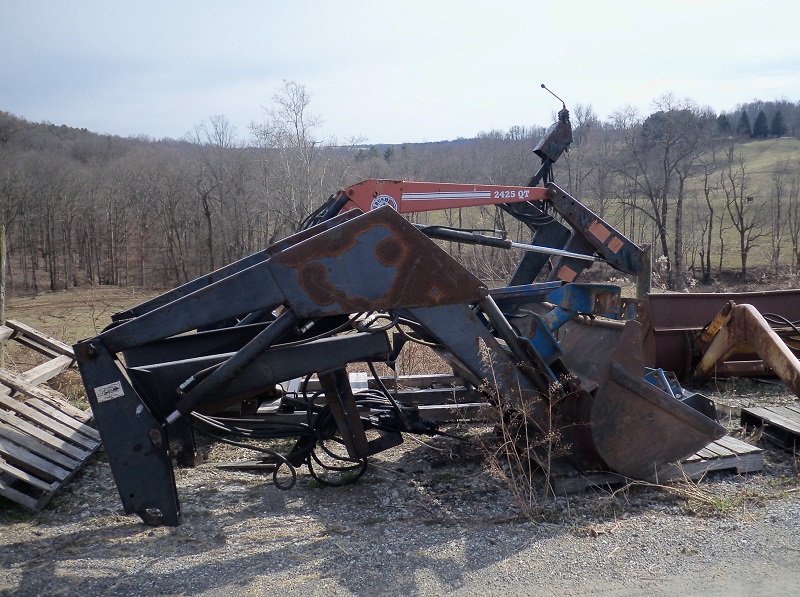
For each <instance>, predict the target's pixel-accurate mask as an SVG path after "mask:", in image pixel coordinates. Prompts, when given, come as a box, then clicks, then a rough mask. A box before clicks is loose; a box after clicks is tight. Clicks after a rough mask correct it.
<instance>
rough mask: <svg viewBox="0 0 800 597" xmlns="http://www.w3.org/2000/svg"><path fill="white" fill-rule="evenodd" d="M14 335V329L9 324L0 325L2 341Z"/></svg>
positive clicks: (0, 339) (0, 340)
mask: <svg viewBox="0 0 800 597" xmlns="http://www.w3.org/2000/svg"><path fill="white" fill-rule="evenodd" d="M13 335H14V330H13V329H11V328H10V327H8V326H7V325H0V342H5V341H6V340H8V339H9V338H11V336H13Z"/></svg>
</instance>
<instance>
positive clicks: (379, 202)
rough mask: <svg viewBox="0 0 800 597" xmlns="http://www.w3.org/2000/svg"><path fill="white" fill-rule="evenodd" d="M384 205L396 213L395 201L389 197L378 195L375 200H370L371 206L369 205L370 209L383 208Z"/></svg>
mask: <svg viewBox="0 0 800 597" xmlns="http://www.w3.org/2000/svg"><path fill="white" fill-rule="evenodd" d="M384 205H388V206H389V207H391V208H392V209H393V210H395V211H397V201H395V200H394V198H393V197H392V196H390V195H378V196H377V197H375V199H373V200H372V204H371V205H370V209H378V208H379V207H383V206H384Z"/></svg>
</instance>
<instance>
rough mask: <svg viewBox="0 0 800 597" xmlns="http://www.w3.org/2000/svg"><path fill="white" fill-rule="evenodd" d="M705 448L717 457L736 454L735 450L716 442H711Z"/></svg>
mask: <svg viewBox="0 0 800 597" xmlns="http://www.w3.org/2000/svg"><path fill="white" fill-rule="evenodd" d="M705 449H706V450H708V451H709V452H711V453H712V454H714V456H718V457H725V456H736V452H733V451H731V450H729V449H728V448H726V447H725V446H723V445H722V444H720V443H718V442H711V443H710V444H708V445H707V446H706V448H705Z"/></svg>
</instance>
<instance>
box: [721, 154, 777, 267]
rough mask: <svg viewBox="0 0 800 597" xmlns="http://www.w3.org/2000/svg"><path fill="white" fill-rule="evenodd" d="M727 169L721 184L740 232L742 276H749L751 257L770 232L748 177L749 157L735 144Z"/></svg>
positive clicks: (731, 215)
mask: <svg viewBox="0 0 800 597" xmlns="http://www.w3.org/2000/svg"><path fill="white" fill-rule="evenodd" d="M725 156H726V160H727V161H726V166H725V171H724V172H723V173H722V174H721V175H720V186H721V187H722V192H723V193H724V194H725V209H726V210H727V212H728V215H729V216H730V220H731V223H732V224H733V227H734V228H735V229H736V232H737V233H738V235H739V255H740V258H741V266H742V267H741V275H742V278H745V277H746V276H747V258H748V256H749V255H750V251H751V249H753V247H755V246H757V242H756V241H758V239H760V238H762V237H763V236H765V235H766V233H765V232H764V231H763V225H764V223H765V220H766V215H765V211H766V210H764V209H763V205H761V204H760V201H757V198H756V196H755V195H751V194H750V193H751V190H750V186H749V184H750V181H749V178H748V176H747V160H746V159H745V157H744V155H743V154H742V153H741V152H738V153H737V152H736V148H735V147H734V146H731V147H730V148H729V149H728V150H727V151H726V152H725Z"/></svg>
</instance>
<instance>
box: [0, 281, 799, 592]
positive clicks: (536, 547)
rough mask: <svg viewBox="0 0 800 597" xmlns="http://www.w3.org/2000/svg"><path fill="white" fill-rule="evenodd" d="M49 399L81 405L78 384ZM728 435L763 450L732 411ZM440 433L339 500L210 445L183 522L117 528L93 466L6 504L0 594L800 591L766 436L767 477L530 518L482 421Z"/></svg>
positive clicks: (623, 489) (109, 305)
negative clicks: (40, 496) (246, 466)
mask: <svg viewBox="0 0 800 597" xmlns="http://www.w3.org/2000/svg"><path fill="white" fill-rule="evenodd" d="M145 298H147V295H145V294H143V293H141V292H138V291H131V290H120V289H107V288H100V289H97V288H95V289H91V290H88V291H81V292H69V293H58V294H56V295H43V296H40V297H35V298H30V297H27V298H14V299H11V300H10V301H9V306H8V309H7V314H8V317H10V318H14V319H19V320H21V321H23V322H25V323H28V324H30V325H33V326H34V327H37V328H38V329H41V330H42V331H45V332H46V333H49V334H51V335H53V336H56V337H59V338H61V339H64V340H65V341H68V342H74V341H76V340H78V339H80V338H84V337H88V336H91V335H93V334H94V333H96V332H97V331H99V330H100V329H101V328H102V327H103V326H104V325H106V324H107V323H108V318H109V316H110V314H111V313H113V312H115V311H117V310H119V309H121V308H123V307H129V306H131V305H133V304H136V303H138V302H140V301H141V300H143V299H145ZM7 365H8V366H19V367H20V368H21V369H24V368H26V366H28V357H27V356H26V355H25V354H24V353H22V352H17V353H12V354H10V355H9V357H8V361H7ZM53 386H54V387H58V388H59V389H61V390H62V391H64V392H65V393H68V394H70V395H72V396H73V397H77V396H76V394H78V393H80V392H81V387H80V382H79V380H77V379H76V377H75V375H74V374H73V373H70V374H67V375H64V376H63V379H59V380H56V381H55V382H54V383H53ZM703 391H704V392H706V393H708V394H710V395H712V396H713V397H714V398H715V400H716V401H717V402H718V404H728V405H730V406H731V407H733V408H736V407H740V406H749V405H754V404H767V403H770V404H774V403H778V404H780V403H786V402H788V401H794V400H795V397H794V396H792V395H790V394H788V393H787V391H786V390H785V388H784V387H782V386H780V385H765V384H760V383H757V382H752V381H741V380H738V381H730V380H728V381H721V382H719V383H716V384H709V385H708V386H706V387H704V388H703ZM725 424H726V425H727V426H728V428H729V430H730V432H731V433H732V434H734V435H735V436H738V437H739V438H741V439H744V440H746V441H751V442H759V439H758V436H757V434H752V433H746V432H745V431H744V430H742V429H741V428H740V427H739V426H738V424H737V420H736V418H735V417H731V418H729V419H728V420H726V421H725ZM448 431H450V432H452V433H454V434H456V435H460V436H465V437H466V438H467V439H468V440H469V441H467V442H463V441H457V440H455V439H452V438H448V437H441V436H440V437H436V438H425V439H423V440H417V439H413V438H408V439H407V441H406V442H405V443H404V444H403V445H402V446H400V447H398V448H394V449H392V450H390V451H387V452H384V453H382V454H380V455H378V456H377V457H375V458H374V459H373V460H372V462H371V465H370V468H369V469H368V471H367V473H366V474H365V475H364V477H363V478H362V479H361V480H360V481H359V482H358V483H356V484H354V485H351V486H348V487H343V488H321V487H319V485H318V484H316V483H314V482H313V480H312V479H311V478H310V477H309V476H308V474H307V473H306V472H305V471H302V470H301V471H300V475H299V478H298V482H297V484H296V486H295V487H294V488H293V489H291V490H288V491H281V490H279V489H277V488H276V487H274V486H273V485H272V482H271V477H270V476H269V475H265V474H262V473H252V472H246V471H236V470H229V469H221V468H219V467H218V465H219V464H220V463H224V462H231V461H236V460H240V459H249V458H253V457H254V456H253V454H252V452H247V451H244V450H240V449H238V448H232V447H227V446H221V445H217V444H215V445H213V446H212V447H210V452H209V462H208V463H206V464H204V465H202V466H200V467H197V468H191V469H188V468H178V469H176V481H177V486H178V494H179V499H180V503H181V508H182V518H183V520H182V524H181V525H180V526H179V527H174V528H173V527H149V526H146V525H144V524H143V523H142V522H141V521H140V520H139V519H138V518H137V517H135V516H126V515H124V513H123V512H122V510H121V504H120V501H119V496H118V494H117V491H116V488H115V486H114V483H113V479H112V477H111V472H110V469H109V467H108V464H107V461H106V460H105V458H104V456H103V455H102V454H100V455H98V456H97V457H95V458H94V459H93V460H92V461H91V462H90V463H89V464H88V466H87V467H85V469H84V470H83V471H82V472H81V473H80V474H79V475H78V477H77V478H76V479H75V480H74V481H73V482H72V483H71V484H70V485H69V486H68V487H67V488H65V489H64V490H62V491H61V492H60V493H59V494H58V495H57V496H56V497H55V498H54V500H53V501H52V502H51V504H50V505H49V506H48V507H47V508H46V509H45V510H44V511H42V512H40V513H37V514H31V513H28V512H27V511H25V510H23V509H21V508H19V507H17V506H15V505H14V504H12V503H10V502H7V501H0V592H2V594H9V595H12V594H13V595H42V594H48V595H50V594H52V595H58V594H64V595H76V594H82V595H85V594H128V595H145V594H147V595H152V594H163V595H198V594H202V595H230V594H242V595H260V594H284V595H323V594H324V595H330V594H343V595H346V594H358V595H377V594H380V595H441V594H454V595H488V594H499V593H503V594H508V595H552V594H566V595H605V594H614V595H643V594H659V595H674V594H685V595H708V594H711V595H778V594H786V595H789V594H800V477H798V470H797V466H798V462H797V460H796V458H795V457H794V455H793V454H791V453H787V452H785V451H782V450H778V449H775V448H773V447H770V446H768V445H765V444H763V443H760V442H759V443H758V445H759V446H760V447H763V448H765V452H764V470H763V471H762V472H759V473H755V474H749V475H736V474H735V473H733V472H731V471H724V472H720V473H714V474H712V475H709V476H708V477H706V478H704V479H703V480H701V481H700V482H697V483H691V482H681V483H673V484H669V485H664V486H659V487H653V486H646V485H638V484H637V485H632V486H611V487H609V486H604V487H598V488H593V489H590V490H588V491H586V492H585V493H582V494H578V495H571V496H558V497H556V496H553V495H547V496H542V495H541V493H540V492H534V493H528V494H525V495H528V496H529V498H530V499H531V500H532V501H531V502H529V503H527V504H526V506H528V508H522V507H521V504H520V500H519V496H518V495H515V492H513V491H511V490H510V489H511V486H510V485H509V484H508V483H507V481H505V480H503V479H502V478H500V477H499V476H498V475H497V473H496V472H495V471H496V467H494V466H493V464H495V462H494V461H493V459H492V458H491V457H490V456H489V454H491V453H492V452H493V448H494V447H495V446H496V442H497V439H496V437H495V436H494V434H493V433H492V432H491V427H480V426H474V425H465V424H461V425H457V426H453V427H450V428H448ZM523 493H524V492H523ZM526 511H527V513H526Z"/></svg>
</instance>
